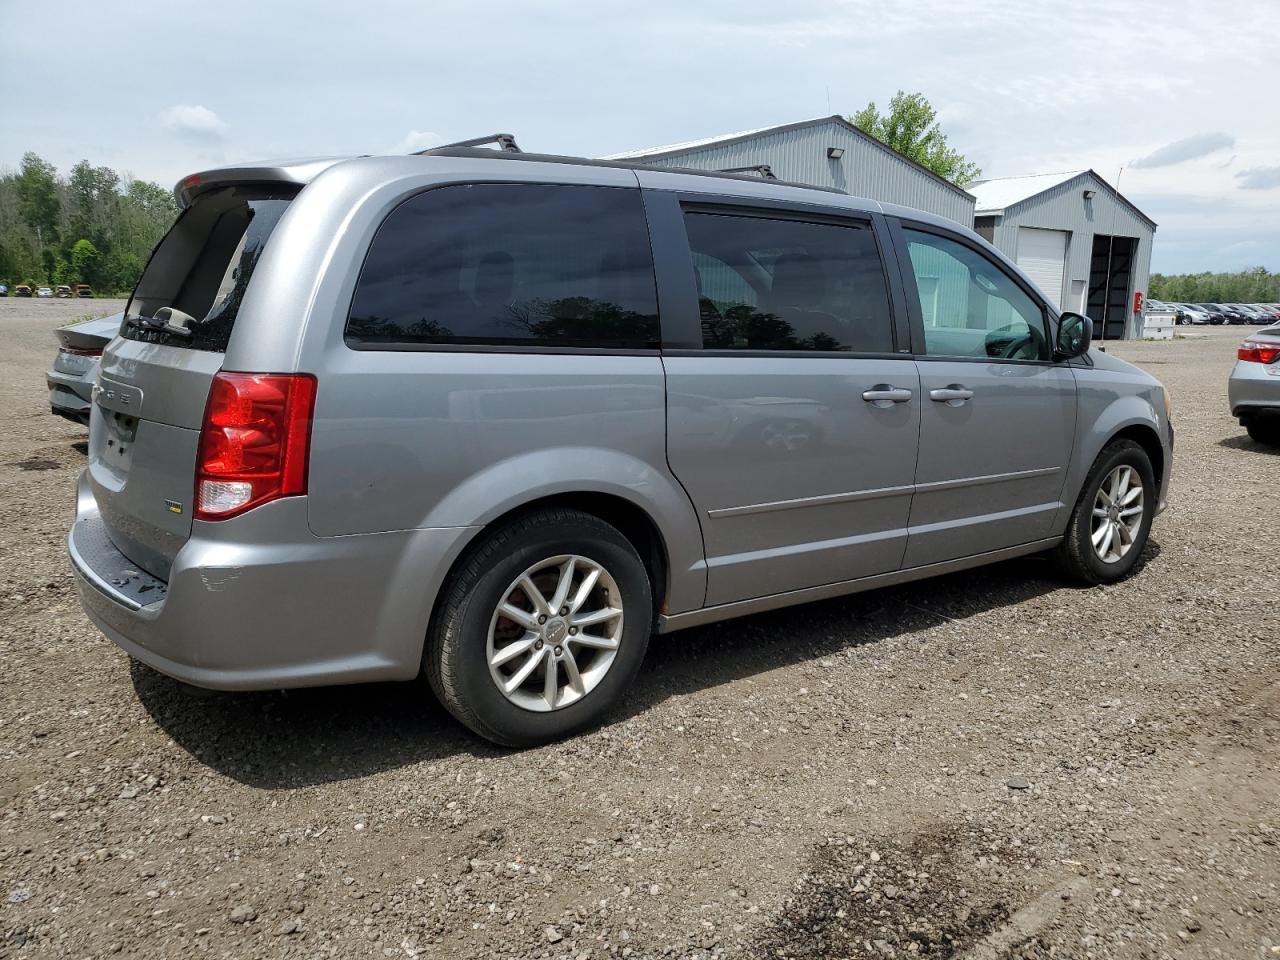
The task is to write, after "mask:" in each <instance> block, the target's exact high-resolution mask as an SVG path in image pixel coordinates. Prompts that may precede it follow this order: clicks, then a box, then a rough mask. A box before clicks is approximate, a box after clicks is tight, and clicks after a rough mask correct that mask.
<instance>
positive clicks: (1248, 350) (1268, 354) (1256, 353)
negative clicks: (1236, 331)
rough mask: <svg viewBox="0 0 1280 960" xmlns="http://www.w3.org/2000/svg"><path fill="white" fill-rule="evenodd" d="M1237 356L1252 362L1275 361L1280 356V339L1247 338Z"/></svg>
mask: <svg viewBox="0 0 1280 960" xmlns="http://www.w3.org/2000/svg"><path fill="white" fill-rule="evenodd" d="M1236 357H1237V358H1238V359H1240V360H1248V361H1250V362H1251V363H1275V362H1276V360H1277V358H1280V341H1272V340H1246V341H1245V342H1244V343H1242V344H1240V349H1239V350H1237V351H1236Z"/></svg>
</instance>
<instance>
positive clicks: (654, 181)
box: [174, 146, 1007, 261]
mask: <svg viewBox="0 0 1280 960" xmlns="http://www.w3.org/2000/svg"><path fill="white" fill-rule="evenodd" d="M444 158H451V159H454V160H459V159H461V160H474V161H475V162H476V163H477V165H478V166H477V172H480V171H486V172H487V173H489V174H491V173H492V170H493V168H492V167H491V166H490V165H491V164H510V163H516V164H521V163H541V164H563V165H565V166H570V167H573V166H576V167H587V168H612V169H618V170H630V171H634V172H635V173H636V174H637V176H638V178H639V180H640V184H641V186H648V187H652V188H660V189H676V190H687V191H689V192H696V193H715V192H721V191H719V190H718V188H717V187H716V184H717V183H719V184H723V185H724V186H725V189H724V190H723V191H722V192H724V193H731V194H734V195H736V196H743V197H751V198H759V199H761V200H787V201H791V202H804V203H812V204H815V205H818V206H828V207H839V208H842V209H845V210H856V211H860V212H875V213H884V214H886V215H889V216H898V217H903V218H905V219H910V220H916V221H920V222H923V223H932V224H935V225H937V226H943V227H946V228H948V229H952V230H958V231H960V232H961V233H964V234H966V235H969V236H972V237H977V234H975V233H973V231H972V229H971V228H969V227H967V226H965V225H963V224H960V223H958V222H957V221H954V220H951V219H949V218H947V217H943V216H940V215H938V214H934V213H929V212H928V211H924V210H918V209H916V208H914V207H905V206H901V205H898V204H894V203H888V202H883V201H878V200H874V199H870V198H867V197H855V196H852V195H851V194H848V193H845V192H844V191H842V190H837V189H835V188H833V187H816V186H813V185H812V184H807V183H790V182H788V181H785V180H766V179H763V178H761V177H759V176H755V175H752V174H745V173H722V172H719V171H715V170H694V169H684V168H682V167H666V166H662V167H659V166H654V165H651V164H646V163H640V162H636V161H628V160H594V159H590V158H587V157H566V156H558V155H555V154H540V153H514V152H508V151H499V150H493V149H487V148H483V147H450V146H445V147H438V148H436V149H434V150H427V151H424V152H422V153H415V154H392V155H379V156H373V155H364V156H355V157H310V158H305V159H300V160H273V161H264V162H260V163H247V164H243V165H237V166H231V167H222V168H217V169H211V170H205V171H201V172H199V173H193V174H191V175H190V176H188V177H184V178H183V179H182V180H181V181H179V182H178V184H177V186H176V187H175V188H174V195H175V196H176V197H177V199H178V203H179V205H181V206H184V207H185V206H187V205H188V204H190V203H191V201H192V200H194V199H195V198H196V197H197V196H198V195H199V194H200V193H201V192H203V191H204V190H207V189H211V188H214V187H216V186H218V185H223V184H231V183H236V184H254V183H261V184H286V185H293V186H297V187H302V186H305V185H306V184H308V183H310V182H311V181H312V180H314V179H315V178H316V177H318V176H319V175H320V174H321V173H323V172H324V171H326V170H328V169H330V168H332V167H335V166H338V165H343V166H345V165H347V164H351V165H353V166H354V165H355V164H359V163H368V164H376V165H377V166H378V168H379V171H380V175H381V176H386V175H388V173H389V172H391V170H394V171H395V172H396V173H399V172H400V171H403V175H404V176H412V175H414V174H415V173H420V172H421V171H422V170H423V161H426V162H427V163H430V162H431V161H432V160H439V159H444ZM388 163H391V164H394V167H392V168H389V167H388ZM455 169H456V168H455ZM992 249H994V248H992ZM996 255H997V256H999V257H1000V259H1002V260H1006V261H1007V258H1006V257H1004V255H1003V254H1000V253H999V252H998V251H997V253H996Z"/></svg>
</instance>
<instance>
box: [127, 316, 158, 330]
mask: <svg viewBox="0 0 1280 960" xmlns="http://www.w3.org/2000/svg"><path fill="white" fill-rule="evenodd" d="M124 325H125V327H126V329H132V330H163V329H164V324H163V323H162V322H160V321H159V320H157V319H156V318H155V317H125V318H124Z"/></svg>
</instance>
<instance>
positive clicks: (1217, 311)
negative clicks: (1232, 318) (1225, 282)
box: [1195, 303, 1227, 327]
mask: <svg viewBox="0 0 1280 960" xmlns="http://www.w3.org/2000/svg"><path fill="white" fill-rule="evenodd" d="M1195 306H1197V307H1199V308H1200V309H1201V310H1203V311H1204V312H1205V313H1207V314H1208V315H1209V322H1210V323H1211V324H1213V325H1214V326H1215V327H1216V326H1221V325H1222V324H1224V323H1226V322H1227V308H1226V307H1224V306H1223V305H1222V304H1220V303H1197V304H1195Z"/></svg>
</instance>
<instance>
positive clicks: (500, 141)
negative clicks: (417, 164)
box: [410, 133, 524, 157]
mask: <svg viewBox="0 0 1280 960" xmlns="http://www.w3.org/2000/svg"><path fill="white" fill-rule="evenodd" d="M486 143H496V144H497V145H498V149H499V150H501V151H502V152H503V153H524V151H523V150H521V149H520V145H519V144H518V143H516V138H515V136H514V135H512V134H510V133H491V134H489V136H487V137H474V138H473V139H471V140H459V141H458V142H457V143H442V144H440V146H438V147H430V148H428V149H426V150H415V151H414V152H413V153H411V154H410V156H413V157H420V156H422V155H423V154H427V153H434V152H435V151H437V150H445V149H447V148H450V147H482V146H484V145H485V144H486Z"/></svg>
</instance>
